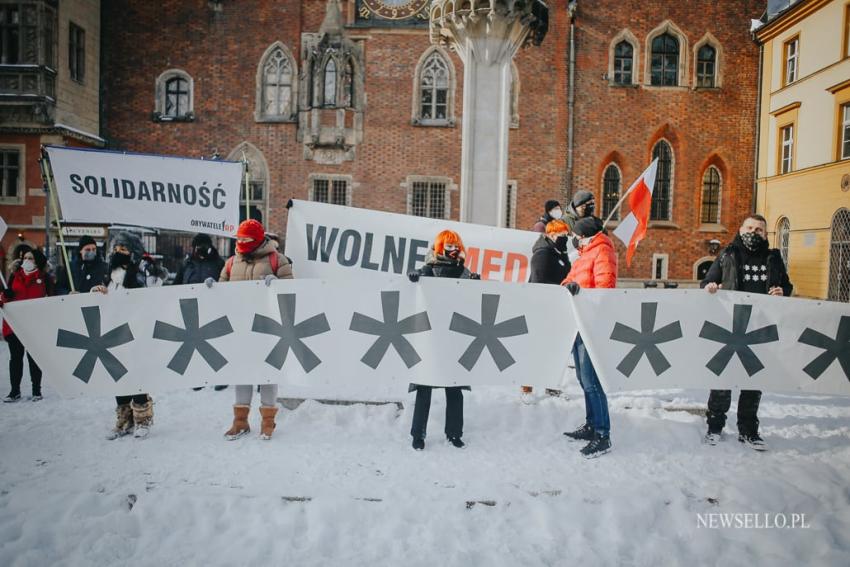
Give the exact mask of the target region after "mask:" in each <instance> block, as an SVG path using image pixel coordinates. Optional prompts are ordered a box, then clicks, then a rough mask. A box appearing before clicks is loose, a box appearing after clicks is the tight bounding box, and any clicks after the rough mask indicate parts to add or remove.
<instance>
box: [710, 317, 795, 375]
mask: <svg viewBox="0 0 850 567" xmlns="http://www.w3.org/2000/svg"><path fill="white" fill-rule="evenodd" d="M752 311H753V306H752V305H735V307H734V309H733V311H732V331H728V330H726V329H724V328H723V327H720V326H719V325H715V324H714V323H712V322H711V321H706V322H705V323H703V326H702V330H701V331H700V333H699V336H700V337H702V338H703V339H708V340H710V341H714V342H718V343H724V346H723V348H721V349H720V350H719V351H718V352H717V354H715V355H714V356H713V357H712V358H711V360H709V361H708V363H707V364H706V365H705V366H706V368H708V369H709V370H711V371H712V372H714V373H715V374H716V375H717V376H720V375H721V374H722V373H723V371H724V370H725V369H726V366H727V365H728V364H729V361H731V360H732V355H735V354H737V355H738V359H739V360H740V361H741V364H742V365H743V366H744V370H746V371H747V375H748V376H752V375H753V374H755V373H756V372H758V371H760V370H762V369H763V368H764V364H762V363H761V360H759V358H758V357H757V356H756V354H755V353H754V352H753V350H752V349H751V348H750V345H759V344H764V343H772V342H776V341H778V340H779V330H778V329H777V328H776V325H768V326H767V327H762V328H761V329H756V330H755V331H750V332H749V333H748V332H747V326H748V325H749V324H750V315H751V314H752Z"/></svg>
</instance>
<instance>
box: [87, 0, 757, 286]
mask: <svg viewBox="0 0 850 567" xmlns="http://www.w3.org/2000/svg"><path fill="white" fill-rule="evenodd" d="M580 4H581V8H580V11H579V19H578V21H577V36H576V41H577V53H578V69H577V77H578V82H577V91H576V95H577V99H576V153H575V165H576V169H575V176H574V179H575V187H576V188H585V187H592V188H593V190H594V191H595V192H597V194H598V192H599V187H600V186H601V171H602V167H603V166H604V163H603V158H604V157H605V156H606V155H608V154H610V153H611V152H612V151H617V152H619V153H620V155H621V156H622V162H621V163H620V166H621V168H622V169H623V177H624V179H623V183H624V185H628V184H629V183H630V181H631V180H632V179H633V178H634V177H635V176H636V175H637V174H638V173H639V172H640V170H641V168H642V167H643V166H645V165H646V164H647V163H648V161H649V159H648V157H649V152H650V148H651V146H650V145H649V144H650V139H651V138H652V136H653V135H654V134H655V133H656V132H658V131H660V130H661V129H663V128H665V127H669V128H670V129H671V130H672V132H673V133H674V134H675V135H676V138H677V140H678V141H677V143H676V144H674V152H675V155H676V168H675V172H676V174H675V175H676V179H675V185H674V197H673V198H674V205H673V210H674V213H673V218H674V221H675V222H676V223H677V224H678V225H679V226H680V227H681V228H680V229H679V230H670V229H668V230H660V229H653V230H651V231H650V236H649V239H648V240H647V241H645V242H644V243H643V244H642V245H641V248H640V249H639V253H638V256H637V258H636V264H635V265H634V266H633V268H632V269H625V265H624V267H623V271H622V275H623V276H625V277H628V276H631V275H634V276H637V277H648V276H649V259H648V258H650V257H651V255H652V252H653V251H663V252H669V253H670V254H671V258H670V261H671V266H670V269H671V271H670V276H671V277H672V278H690V277H691V273H692V264H693V262H694V261H695V260H696V259H697V258H699V257H701V256H704V255H705V252H704V249H705V245H704V243H703V242H704V241H705V240H706V239H707V238H713V237H718V238H720V239H721V240H726V239H727V235H726V234H721V235H715V234H712V235H706V234H704V233H697V232H696V228H697V227H698V220H699V219H698V214H699V212H698V205H694V204H692V203H691V201H692V200H693V199H695V198H697V196H698V190H699V179H700V178H701V173H702V171H700V167H701V164H702V163H703V162H704V161H705V160H707V159H708V158H709V156H710V155H712V154H713V153H716V154H717V155H718V156H720V158H721V159H722V160H723V162H724V164H725V167H726V171H727V172H728V177H727V176H724V187H723V189H724V191H723V222H724V223H725V224H726V226H727V227H729V228H733V227H734V226H736V224H737V222H738V221H739V219H740V217H741V216H742V215H743V214H744V211H746V210H747V209H748V208H749V203H750V195H751V185H752V154H753V146H754V139H753V131H754V124H755V118H754V116H755V95H756V93H755V80H756V79H755V77H756V63H757V50H756V48H755V46H754V45H753V44H752V42H750V40H749V35H748V33H747V28H748V22H749V18H750V17H757V16H758V15H759V13H758V10H757V9H756V5H757V4H759V3H758V2H754V1H750V2H743V3H742V2H731V1H722V2H709V1H707V0H702V1H699V2H688V3H681V2H674V1H668V2H636V1H633V0H629V1H627V2H624V1H612V0H608V1H602V2H593V3H589V2H585V3H581V2H580ZM222 5H223V11H222V12H221V13H219V14H215V13H214V12H213V11H212V10H211V9H210V8H209V6H208V2H207V1H206V0H163V1H161V2H155V3H154V2H150V3H141V2H129V1H128V0H114V1H112V2H107V3H104V5H103V10H104V18H103V20H104V28H103V33H104V36H103V45H104V53H105V61H104V68H103V74H104V75H103V84H104V90H105V93H104V97H103V100H104V104H105V105H106V106H105V112H104V116H105V120H104V128H105V132H104V135H105V136H106V137H107V138H108V139H109V140H110V143H111V144H112V145H113V146H114V147H118V148H121V149H129V150H134V151H142V152H155V153H164V154H174V155H187V156H200V155H205V156H209V155H211V154H212V153H213V151H215V150H216V149H217V150H218V151H219V152H220V153H221V154H222V155H227V154H228V153H229V152H230V151H231V150H232V149H233V148H234V147H236V146H237V145H238V144H239V143H241V142H243V141H248V142H250V143H252V144H253V145H255V146H256V147H257V148H259V150H260V151H261V152H262V153H263V155H264V157H265V159H266V161H267V163H268V165H269V170H270V180H269V181H270V207H271V215H270V217H271V218H270V219H268V222H267V224H268V225H269V228H270V229H271V230H274V231H276V232H279V233H281V234H282V233H284V232H285V222H286V209H285V208H284V205H285V203H286V201H287V200H288V199H289V198H293V197H294V198H302V199H305V198H307V194H308V176H309V174H311V173H334V174H344V175H351V176H352V179H353V181H354V183H355V185H356V189H355V190H354V192H353V198H352V203H353V205H354V206H358V207H367V208H372V209H378V210H385V211H394V212H405V210H406V194H405V192H404V191H403V190H402V189H401V188H400V184H401V183H402V182H403V181H405V179H406V177H407V176H408V175H437V176H446V177H451V178H452V179H453V181H454V183H455V184H457V185H459V184H460V154H461V128H460V123H461V121H460V119H461V113H462V110H463V108H462V100H463V88H462V82H463V65H462V63H461V62H460V60H459V58H458V57H457V56H456V55H452V60H453V63H454V66H455V70H456V71H457V79H458V88H457V90H456V94H455V109H456V118H457V119H458V123H457V124H458V125H457V126H456V127H454V128H434V127H430V128H429V127H417V126H412V125H411V124H410V118H411V97H412V88H413V74H414V69H415V67H416V64H417V62H418V60H419V58H420V56H421V55H422V53H423V52H424V51H425V50H426V49H427V48H428V47H429V45H430V44H429V41H428V37H427V34H426V33H425V32H411V31H409V30H405V31H403V32H401V33H379V32H370V31H368V30H362V29H352V30H349V33H350V35H352V36H354V37H355V38H360V37H366V38H367V39H365V42H364V57H365V63H366V76H365V88H366V96H367V105H366V109H365V113H364V131H363V142H362V143H361V144H359V145H358V146H357V149H356V159H355V160H354V161H348V162H344V163H343V164H341V165H320V164H317V163H316V162H314V161H307V160H305V159H303V153H302V152H303V146H302V144H301V143H300V142H298V141H297V140H296V128H297V126H296V125H295V124H258V123H256V122H255V121H254V106H255V75H256V70H257V64H258V63H259V60H260V58H261V56H262V54H263V52H264V51H265V49H266V48H267V47H268V46H269V45H270V44H271V43H273V42H274V41H278V40H279V41H282V42H283V43H284V44H285V45H286V46H287V47H288V48H289V49H290V51H291V52H292V54H293V55H294V56H295V57H296V59H297V60H298V64H299V70H300V68H301V61H300V37H301V33H305V32H316V31H318V28H319V26H320V24H321V21H322V19H323V18H324V14H325V1H324V0H288V1H272V0H241V1H240V2H239V3H238V4H237V3H230V2H224V3H223V4H222ZM550 10H551V11H550V28H549V34H548V35H547V37H546V39H545V41H544V42H543V45H542V46H541V47H537V48H529V49H527V50H523V51H521V52H520V53H519V54H518V56H517V58H516V63H517V67H518V69H519V76H520V100H519V114H520V127H519V129H516V130H511V133H510V162H509V170H508V177H509V179H515V180H517V186H518V200H517V201H518V202H517V205H518V207H517V209H518V211H517V223H516V225H517V227H518V228H529V227H530V226H531V225H532V224H533V223H534V221H535V220H536V218H537V217H538V216H539V215H540V213H541V212H542V211H541V210H540V209H541V208H542V203H543V201H545V200H546V199H549V198H553V197H555V198H557V197H560V196H561V195H562V192H563V190H564V188H565V187H566V155H567V63H568V56H569V53H568V47H569V44H568V35H569V24H568V19H567V16H566V1H565V0H557V1H555V2H551V3H550ZM343 13H347V10H346V9H344V10H343ZM665 17H670V18H672V19H673V20H674V21H675V23H676V24H677V25H678V26H679V27H680V28H681V29H682V30H684V32H685V33H686V34H688V37H689V41H690V45H689V53H690V47H692V46H693V42H696V41H697V40H698V39H699V38H701V37H702V35H703V34H704V33H705V32H706V31H711V32H712V33H713V34H714V35H715V36H716V37H717V38H718V39H719V40H720V41H721V42H722V43H723V48H724V50H725V53H726V65H725V67H724V88H723V89H721V90H720V91H719V92H694V91H692V90H688V91H682V92H670V91H653V90H651V89H641V88H639V89H612V88H610V87H608V86H607V83H606V82H605V81H603V80H602V79H601V77H602V75H603V74H604V73H605V72H606V71H607V66H608V63H607V54H608V44H609V42H610V40H611V38H613V36H614V35H615V34H616V33H618V32H619V31H620V29H621V28H622V27H625V26H626V25H628V26H630V29H631V30H632V32H633V33H634V34H635V35H636V36H637V37H638V38H639V39H641V40H643V38H644V37H645V35H646V33H647V32H648V31H649V30H650V29H652V28H654V27H655V26H656V25H657V24H658V23H660V22H661V21H662V20H663V19H664V18H665ZM641 52H643V48H641ZM689 56H690V55H689ZM170 68H181V69H184V70H185V71H187V72H188V73H189V74H191V75H192V77H193V78H194V85H195V102H194V110H195V115H196V117H197V118H196V121H195V122H193V123H154V122H152V121H151V118H150V116H151V112H152V111H153V109H154V85H155V80H156V77H157V76H158V75H159V74H160V73H161V72H163V71H165V70H166V69H170ZM691 72H693V65H691ZM458 202H459V201H458V195H457V193H454V194H453V195H452V207H451V216H452V218H457V215H458ZM697 202H698V201H697ZM600 204H601V200H600Z"/></svg>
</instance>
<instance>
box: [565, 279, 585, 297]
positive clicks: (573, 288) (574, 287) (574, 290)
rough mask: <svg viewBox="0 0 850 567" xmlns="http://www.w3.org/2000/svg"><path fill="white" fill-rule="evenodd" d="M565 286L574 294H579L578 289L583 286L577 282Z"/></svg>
mask: <svg viewBox="0 0 850 567" xmlns="http://www.w3.org/2000/svg"><path fill="white" fill-rule="evenodd" d="M564 287H565V288H567V291H568V292H570V293H571V294H572V295H578V291H579V290H580V289H581V287H580V286H579V285H578V284H577V283H576V282H570V283H568V284H566V285H565V286H564Z"/></svg>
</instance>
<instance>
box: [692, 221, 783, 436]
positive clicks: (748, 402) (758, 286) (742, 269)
mask: <svg viewBox="0 0 850 567" xmlns="http://www.w3.org/2000/svg"><path fill="white" fill-rule="evenodd" d="M700 286H701V287H703V288H704V289H705V290H706V291H707V292H709V293H717V290H718V289H722V290H725V291H743V292H746V293H762V294H767V295H774V296H785V297H788V296H790V295H791V291H792V290H793V286H792V285H791V282H790V281H789V279H788V272H787V271H786V269H785V263H784V262H783V261H782V255H781V254H780V253H779V250H777V249H775V248H769V247H768V244H767V221H766V220H765V218H764V217H763V216H761V215H750V216H749V217H747V218H746V219H744V223H743V224H742V225H741V228H740V229H739V230H738V235H737V236H736V237H735V240H734V241H732V244H730V245H729V246H727V247H726V248H725V249H724V250H723V252H721V253H720V256H718V257H717V259H716V260H715V261H714V263H713V264H712V265H711V268H709V270H708V273H707V274H706V275H705V279H704V280H702V282H701V283H700ZM759 401H761V392H760V391H758V390H741V394H740V396H739V397H738V441H740V442H742V443H746V444H747V445H749V446H750V447H752V448H753V449H756V450H757V451H765V450H767V445H766V444H765V442H764V440H763V439H762V438H761V437H760V436H759V432H758V428H759V420H758V409H759ZM731 403H732V392H731V391H730V390H712V391H711V395H710V396H709V398H708V411H707V412H706V418H707V421H708V433H706V434H705V442H706V443H708V444H709V445H716V444H717V442H718V441H720V439H721V433H722V431H723V426H724V425H726V412H727V411H729V406H730V405H731Z"/></svg>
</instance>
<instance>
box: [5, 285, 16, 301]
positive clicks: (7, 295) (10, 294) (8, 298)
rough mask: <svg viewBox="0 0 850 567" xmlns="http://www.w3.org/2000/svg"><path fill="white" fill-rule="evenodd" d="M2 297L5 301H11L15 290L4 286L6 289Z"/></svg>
mask: <svg viewBox="0 0 850 567" xmlns="http://www.w3.org/2000/svg"><path fill="white" fill-rule="evenodd" d="M3 298H4V300H5V301H12V300H13V299H15V291H14V290H13V289H12V288H11V287H9V288H6V291H4V292H3Z"/></svg>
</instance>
